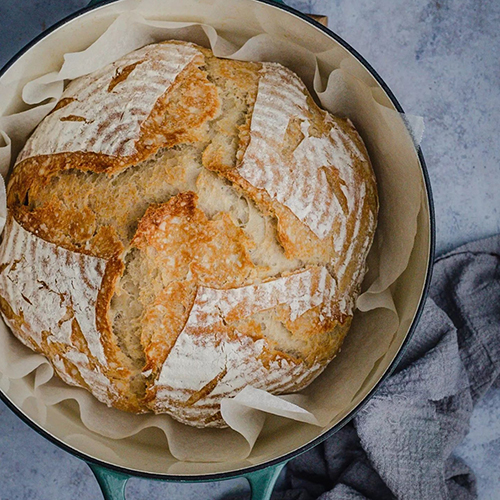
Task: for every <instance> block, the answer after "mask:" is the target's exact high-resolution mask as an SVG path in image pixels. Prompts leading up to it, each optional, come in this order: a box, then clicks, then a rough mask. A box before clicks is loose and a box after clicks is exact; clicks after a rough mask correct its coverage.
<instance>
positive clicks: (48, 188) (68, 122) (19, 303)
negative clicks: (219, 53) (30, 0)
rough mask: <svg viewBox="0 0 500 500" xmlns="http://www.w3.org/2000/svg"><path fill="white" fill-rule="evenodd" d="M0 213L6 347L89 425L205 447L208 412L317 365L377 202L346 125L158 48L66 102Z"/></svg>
mask: <svg viewBox="0 0 500 500" xmlns="http://www.w3.org/2000/svg"><path fill="white" fill-rule="evenodd" d="M8 206H9V223H8V226H7V228H6V233H5V234H6V235H5V237H4V240H3V242H2V246H1V248H0V309H1V311H2V314H3V316H4V318H5V319H6V321H7V322H8V323H9V325H10V326H11V328H12V330H13V332H14V333H15V334H16V335H17V336H18V337H19V338H20V339H21V340H22V341H23V342H24V343H26V344H27V345H29V346H30V347H31V348H33V349H35V350H37V351H39V352H42V353H44V354H45V355H46V356H47V357H48V358H49V359H50V360H51V361H52V363H53V364H54V367H55V369H56V371H57V372H58V373H59V375H60V376H61V378H63V380H65V381H66V382H67V383H70V384H73V385H77V386H81V387H85V388H86V389H88V390H90V391H91V392H92V393H93V394H94V395H95V396H96V397H97V398H98V399H99V400H101V401H103V402H105V403H106V404H108V405H112V406H115V407H118V408H121V409H124V410H128V411H134V412H143V411H148V410H153V411H155V412H158V413H163V412H165V413H169V414H170V415H172V416H173V417H174V418H176V419H178V420H180V421H182V422H185V423H188V424H190V425H196V426H200V427H204V426H216V427H220V426H224V425H225V424H224V421H223V420H222V417H221V415H220V401H221V399H222V398H223V397H229V396H231V395H234V394H236V393H237V392H238V391H239V390H240V389H241V388H242V387H244V385H246V384H251V385H254V386H256V387H259V388H262V389H265V390H268V391H270V392H272V393H276V394H280V393H284V392H291V391H296V390H300V389H301V388H303V387H305V386H306V385H307V384H308V383H310V382H311V381H312V379H314V378H315V377H316V376H317V375H318V374H319V373H320V372H321V371H322V370H323V369H324V367H325V366H326V365H327V363H328V362H329V361H330V360H331V359H332V358H333V357H334V356H335V354H336V352H337V351H338V349H339V348H340V345H341V343H342V341H343V338H344V337H345V335H346V333H347V330H348V328H349V325H350V322H351V318H352V312H353V308H354V303H355V299H356V296H357V294H358V293H359V289H360V285H361V280H362V278H363V275H364V271H365V261H366V256H367V253H368V250H369V248H370V245H371V242H372V240H373V235H374V231H375V226H376V216H377V209H378V202H377V194H376V186H375V179H374V175H373V171H372V169H371V165H370V162H369V159H368V155H367V153H366V149H365V147H364V145H363V143H362V141H361V139H360V137H359V135H358V134H357V132H356V131H355V129H354V127H353V125H352V123H351V122H349V121H348V120H343V119H340V118H336V117H333V116H331V115H329V114H328V113H326V112H325V111H322V110H321V109H319V108H318V107H317V105H316V104H315V103H314V101H313V99H312V98H311V96H310V95H309V93H308V92H307V89H306V88H305V86H304V84H303V83H302V82H301V81H300V79H299V78H298V77H297V76H296V75H295V74H294V73H292V72H291V71H289V70H287V69H286V68H284V67H282V66H281V65H279V64H274V63H253V62H241V61H231V60H224V59H218V58H216V57H214V56H213V54H212V53H211V51H209V50H208V49H204V48H202V47H198V46H196V45H194V44H190V43H186V42H176V41H174V42H164V43H161V44H153V45H149V46H147V47H144V48H142V49H140V50H138V51H136V52H133V53H131V54H129V55H127V56H125V57H124V58H122V59H120V60H118V61H116V62H115V63H113V64H110V65H108V66H106V67H104V68H102V69H100V70H98V71H97V72H95V73H93V74H90V75H87V76H84V77H82V78H80V79H78V80H75V81H73V82H71V83H70V84H69V85H68V87H67V88H66V90H65V92H64V94H63V96H62V97H61V99H60V101H59V103H58V105H57V106H56V108H55V109H54V111H52V113H51V114H49V115H48V116H47V117H46V118H45V120H44V121H42V123H41V124H40V125H39V127H38V128H37V129H36V130H35V132H34V133H33V135H32V136H31V137H30V139H29V140H28V142H27V144H26V146H25V148H24V150H23V151H22V152H21V154H20V155H19V157H18V160H17V163H16V166H15V168H14V171H13V173H12V175H11V178H10V180H9V185H8ZM32 268H36V269H38V270H37V271H36V272H35V273H31V272H30V269H32ZM79 287H80V288H79ZM38 304H40V307H38ZM53 308H54V310H53V311H52V312H51V310H52V309H53ZM98 379H99V380H98Z"/></svg>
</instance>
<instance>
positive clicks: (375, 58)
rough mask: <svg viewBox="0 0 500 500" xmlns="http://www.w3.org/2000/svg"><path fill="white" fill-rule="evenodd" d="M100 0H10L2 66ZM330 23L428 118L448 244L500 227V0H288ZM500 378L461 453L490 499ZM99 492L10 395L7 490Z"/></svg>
mask: <svg viewBox="0 0 500 500" xmlns="http://www.w3.org/2000/svg"><path fill="white" fill-rule="evenodd" d="M87 2H88V0H1V1H0V28H1V29H0V66H2V65H3V64H4V63H5V62H6V61H7V60H8V59H9V58H10V57H11V56H12V55H13V54H14V53H15V52H16V51H17V50H19V49H20V48H21V47H22V46H23V45H24V44H25V43H27V42H28V41H30V40H31V39H32V38H33V37H34V36H36V35H37V34H38V33H40V32H41V31H42V30H43V29H45V28H46V27H48V26H50V25H52V24H53V23H55V22H56V21H58V20H59V19H62V18H63V17H65V16H67V15H68V14H70V13H72V12H74V11H76V10H77V9H79V8H81V7H83V6H85V4H86V3H87ZM288 4H289V5H291V6H293V7H296V8H298V9H300V10H302V11H303V12H313V13H322V14H326V15H328V16H329V26H330V28H332V29H333V30H334V31H336V32H337V33H338V34H339V35H340V36H342V37H343V38H344V39H345V40H346V41H347V42H349V43H350V44H351V45H352V46H354V48H355V49H357V50H358V51H359V52H360V53H361V54H362V55H363V56H364V57H365V58H366V59H367V60H368V61H369V62H370V63H371V64H372V66H373V67H374V68H375V69H376V70H377V71H378V73H379V74H380V75H381V76H382V78H383V79H384V80H385V82H386V83H387V84H388V85H389V87H390V88H391V89H392V91H393V92H394V94H395V95H396V96H397V98H398V99H399V101H400V103H401V104H402V106H403V108H404V109H405V111H406V112H408V113H412V114H416V115H421V116H424V118H425V124H426V131H425V135H424V140H423V142H422V149H423V152H424V156H425V158H426V161H427V167H428V169H429V174H430V177H431V182H432V187H433V191H434V200H435V208H436V218H437V251H438V254H439V253H442V252H443V251H446V250H449V249H451V248H453V247H455V246H457V245H458V244H461V243H464V242H467V241H471V240H473V239H477V238H480V237H484V236H488V235H491V234H494V233H497V232H499V231H500V214H499V210H500V196H499V192H500V141H498V138H497V137H498V132H497V130H498V117H499V116H500V64H499V60H498V55H499V54H500V35H499V33H498V26H500V2H498V1H497V0H414V1H412V2H407V1H403V0H334V1H333V0H317V1H306V2H304V1H300V0H288ZM499 410H500V387H498V388H496V389H492V390H491V391H490V392H489V393H488V394H487V395H486V397H485V398H484V399H483V401H482V403H481V404H480V406H479V407H478V408H477V409H476V411H475V413H474V416H473V421H472V426H471V432H470V434H469V435H468V437H467V438H466V440H465V442H464V443H463V444H462V445H461V446H460V448H459V450H457V451H458V453H459V454H460V455H461V456H462V458H464V460H465V461H466V462H467V463H469V465H471V466H472V468H473V469H474V470H475V472H476V475H477V478H478V487H479V497H480V499H481V500H486V499H488V500H497V499H498V498H500V493H499V492H500V468H499V457H500V411H499ZM246 490H247V487H246V484H245V480H243V479H239V480H232V481H227V482H222V483H221V482H219V483H211V484H197V485H189V484H166V483H158V482H152V481H145V480H138V479H133V480H131V481H129V485H128V487H127V496H128V498H129V499H134V500H135V499H142V498H169V499H170V500H186V499H195V498H196V499H197V498H199V499H202V500H223V499H224V500H229V499H230V498H235V496H236V495H238V496H239V495H240V494H242V493H244V492H245V491H246ZM75 498H78V499H79V500H94V499H97V498H100V493H99V490H98V487H97V484H96V483H95V481H94V479H93V477H92V475H91V473H90V471H89V469H88V467H87V466H86V465H85V464H84V463H83V462H81V461H80V460H78V459H76V458H74V457H73V456H71V455H69V454H67V453H65V452H63V451H61V450H60V449H59V448H57V447H55V446H54V445H52V444H51V443H49V442H48V441H46V440H45V439H44V438H42V437H41V436H39V435H38V434H37V433H36V432H34V431H33V430H31V429H30V428H29V427H28V426H27V425H25V424H24V423H22V422H21V421H20V420H19V419H18V418H17V417H16V416H14V414H13V413H11V412H10V411H9V410H8V409H7V407H6V406H5V405H3V404H2V403H0V500H7V499H8V500H14V499H22V500H28V499H29V500H41V499H57V500H59V499H61V500H62V499H68V500H70V499H75Z"/></svg>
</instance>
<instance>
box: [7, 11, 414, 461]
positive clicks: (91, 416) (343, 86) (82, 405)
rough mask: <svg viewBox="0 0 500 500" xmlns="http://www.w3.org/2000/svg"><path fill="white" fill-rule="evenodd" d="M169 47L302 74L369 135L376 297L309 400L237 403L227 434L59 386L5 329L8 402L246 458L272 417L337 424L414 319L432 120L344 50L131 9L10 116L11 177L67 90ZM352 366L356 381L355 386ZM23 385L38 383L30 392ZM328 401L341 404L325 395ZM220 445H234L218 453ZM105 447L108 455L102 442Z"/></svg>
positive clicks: (196, 454) (367, 300)
mask: <svg viewBox="0 0 500 500" xmlns="http://www.w3.org/2000/svg"><path fill="white" fill-rule="evenodd" d="M168 39H182V40H188V41H193V42H196V43H198V44H201V45H204V46H210V47H211V48H212V50H213V52H214V53H215V55H217V56H220V57H228V58H233V59H241V60H253V61H275V62H280V63H282V64H284V65H285V66H287V67H289V68H290V69H292V70H293V71H295V72H296V73H298V74H299V76H300V77H301V78H302V79H303V81H304V82H305V83H306V85H307V86H308V87H309V89H310V91H311V92H312V93H313V95H315V97H316V98H317V99H318V101H319V102H320V103H321V105H322V106H323V107H324V108H326V109H328V110H329V111H331V112H332V113H335V114H338V115H340V116H345V117H349V118H350V119H351V120H352V121H353V122H354V124H355V125H356V127H357V129H358V130H359V132H360V133H361V135H362V137H363V139H364V141H365V143H366V145H367V148H368V150H369V153H370V156H371V159H372V162H373V166H374V169H375V172H376V176H377V180H378V188H379V195H380V202H381V204H380V207H381V210H380V216H379V223H378V230H377V234H376V240H375V242H374V245H373V248H372V251H371V253H370V256H369V267H370V270H369V272H368V274H367V276H366V279H365V282H364V290H365V291H364V293H363V294H362V295H361V296H360V298H359V300H358V311H356V314H355V318H354V321H353V326H352V328H351V331H350V332H349V334H348V337H347V339H346V341H345V343H344V346H343V348H342V354H341V355H339V356H338V357H337V358H336V359H335V360H334V362H332V363H331V364H330V365H329V367H328V368H327V369H326V370H325V372H324V373H323V374H322V375H321V376H320V377H319V378H318V379H317V380H316V381H315V382H314V383H313V384H312V385H311V386H309V387H308V388H307V389H305V390H304V391H302V392H301V393H299V394H295V395H289V396H282V397H277V396H272V395H270V394H268V393H266V392H264V391H261V390H258V389H254V388H252V387H248V388H246V389H245V390H243V391H242V392H241V393H240V394H238V395H237V396H236V397H235V398H234V399H231V400H224V401H223V403H222V414H223V416H224V419H225V420H226V422H227V423H228V424H229V425H230V427H231V428H230V429H224V430H218V429H215V430H211V429H208V430H199V429H195V428H191V427H188V426H184V425H182V424H179V423H178V422H176V421H174V420H173V419H171V418H170V417H168V416H166V415H152V414H151V415H139V416H138V415H131V414H128V413H124V412H121V411H119V410H115V409H112V408H108V407H106V406H105V405H103V404H102V403H99V402H98V401H97V400H96V399H94V398H93V397H92V396H91V395H90V394H89V393H88V392H87V391H85V390H83V389H79V388H75V387H70V386H68V385H66V384H64V383H63V382H61V381H60V380H59V379H58V377H54V376H53V375H54V372H53V370H52V367H51V365H50V364H49V363H48V362H47V360H46V359H45V358H44V357H43V356H41V355H39V354H35V353H33V352H32V351H30V350H29V349H27V348H26V347H24V346H23V345H22V344H21V343H20V342H19V341H18V340H17V339H15V338H14V336H13V335H12V334H11V333H10V332H9V330H8V329H7V328H6V327H5V325H0V326H1V327H0V387H1V388H2V389H3V390H4V391H5V392H6V393H9V391H14V390H15V391H16V401H18V402H19V401H20V402H21V403H20V405H21V407H22V408H23V409H25V410H26V411H28V412H29V414H30V415H32V416H33V415H34V416H35V417H36V421H37V422H39V423H40V424H41V425H43V423H44V421H45V419H46V415H47V407H49V406H51V405H58V404H66V405H72V404H73V405H74V404H75V403H74V402H75V401H76V403H77V410H76V411H75V415H77V416H79V418H81V420H82V422H83V424H84V425H85V426H86V427H87V428H88V429H90V430H91V431H93V432H95V433H97V434H101V435H103V436H106V437H109V438H113V439H124V438H127V437H130V436H134V435H136V434H138V433H139V432H140V431H141V430H143V429H146V428H149V427H157V428H159V429H161V430H162V431H163V433H164V435H165V437H166V440H165V453H166V454H168V453H169V454H171V455H172V456H173V457H175V458H176V459H178V460H184V461H200V462H210V461H213V462H217V461H225V460H228V459H233V460H234V459H235V458H236V459H244V458H245V457H247V456H248V455H249V453H250V451H251V449H252V447H253V445H254V443H255V441H256V440H257V438H258V436H259V434H260V433H261V431H262V429H263V426H265V425H266V414H268V413H271V414H275V415H280V416H282V417H287V418H290V419H294V420H298V421H301V422H306V423H308V424H311V425H319V426H322V427H324V426H326V425H328V424H329V422H331V421H332V419H333V418H334V417H335V415H336V414H338V413H339V412H340V411H342V410H343V409H344V408H345V407H346V405H348V404H349V403H350V402H351V401H352V399H353V397H354V396H355V394H356V393H357V391H358V390H359V389H360V387H361V386H362V384H363V382H364V380H365V379H366V378H367V377H368V375H369V373H370V371H371V370H372V368H373V367H374V365H375V363H376V362H377V360H379V359H380V358H381V357H382V356H383V355H384V354H385V353H386V352H387V350H388V348H389V345H390V343H391V341H392V339H393V336H394V333H395V332H396V331H397V328H398V326H399V324H400V322H402V321H406V320H408V318H403V317H398V312H397V311H396V308H395V306H394V302H393V300H392V296H391V293H390V289H389V287H390V285H391V284H392V283H393V282H394V281H395V280H396V279H397V278H398V276H400V275H401V274H402V272H403V271H404V269H405V268H406V266H407V264H408V259H409V257H410V253H411V250H412V247H413V241H414V236H415V234H416V230H417V215H418V212H419V210H420V206H421V194H422V193H421V189H422V188H421V184H420V179H418V178H415V177H412V176H410V175H408V170H409V169H408V168H407V166H408V165H409V163H410V162H411V161H414V160H412V159H414V155H415V152H414V145H413V143H412V141H411V140H408V131H407V128H406V126H405V121H406V123H407V124H408V123H411V125H412V127H413V131H414V134H413V135H414V140H415V138H416V141H417V143H418V142H419V139H420V136H421V131H422V126H421V125H422V122H421V119H418V118H415V117H405V120H402V119H401V117H400V115H399V114H398V113H396V112H395V111H394V110H392V109H390V108H388V107H386V106H384V105H383V104H381V103H380V102H383V100H382V99H381V96H380V94H379V92H380V89H379V88H375V87H370V86H369V84H368V83H369V82H367V81H364V78H365V77H364V76H363V75H362V74H357V71H358V70H357V68H356V67H354V66H353V65H352V64H350V63H351V61H350V60H349V59H346V58H345V53H344V52H343V51H342V50H340V49H336V48H333V49H332V51H336V50H337V51H338V54H333V55H334V58H332V57H326V56H332V54H328V53H319V54H313V53H312V52H309V51H308V50H306V49H304V48H303V47H301V46H299V45H296V44H294V43H292V42H290V41H288V40H284V39H279V38H275V37H272V36H270V35H269V34H265V33H264V34H261V35H258V36H255V37H253V38H250V39H249V40H248V41H246V43H245V44H244V45H243V46H241V47H237V46H235V45H234V44H231V43H229V42H227V41H226V40H224V39H223V38H221V37H220V36H218V34H217V32H216V30H215V29H214V28H213V27H211V26H207V25H200V24H193V23H179V22H163V21H157V20H155V21H153V20H146V19H144V18H143V17H142V16H141V15H140V14H139V13H138V12H135V11H130V12H125V13H122V14H120V15H118V17H117V18H116V20H115V21H114V22H113V23H112V24H111V26H110V27H109V28H108V29H107V31H106V32H105V33H104V34H103V35H102V36H101V37H100V38H98V39H97V40H96V41H95V42H94V43H93V44H92V45H90V46H89V47H88V48H87V49H86V50H84V51H83V52H76V53H68V54H65V56H64V64H63V65H62V67H61V69H60V71H58V72H53V73H49V74H47V75H44V76H42V77H40V78H37V79H36V80H34V81H31V82H29V83H28V84H26V85H25V86H24V88H23V89H22V99H23V101H24V103H26V104H27V105H30V106H26V107H25V109H27V110H25V111H23V112H20V113H17V114H12V115H10V116H3V117H0V136H1V138H0V172H1V173H2V175H3V176H5V175H7V173H8V170H9V168H10V166H11V165H12V163H13V160H14V159H15V156H16V155H17V153H18V152H19V151H20V149H21V148H22V146H23V144H24V142H25V141H26V139H27V137H28V136H29V134H30V133H31V132H32V130H33V129H34V128H35V127H36V125H37V124H38V123H39V122H40V120H41V119H42V118H43V117H44V116H45V115H46V114H47V113H48V112H50V110H51V109H52V108H53V107H54V106H55V104H56V102H57V100H58V98H59V97H60V95H61V93H62V91H63V88H64V84H65V82H67V81H68V80H71V79H74V78H77V77H79V76H81V75H84V74H87V73H89V72H92V71H94V70H96V69H98V68H101V67H103V66H104V65H106V64H108V63H110V62H112V61H114V60H116V59H118V58H119V57H121V56H123V55H125V54H127V53H129V52H131V51H133V50H135V49H137V48H139V47H142V46H144V45H146V44H149V43H153V42H158V41H161V40H168ZM326 60H328V61H332V60H336V61H338V64H337V65H336V66H335V67H329V66H328V64H326V62H325V61H326ZM8 83H10V84H15V83H16V82H8ZM402 138H406V139H405V140H401V139H402ZM2 140H3V144H2V142H1V141H2ZM0 196H1V203H0V224H1V227H3V223H4V221H5V216H6V207H5V187H4V185H3V183H2V182H0ZM351 353H352V354H351ZM352 356H356V358H357V359H362V360H363V362H362V363H358V368H357V369H356V371H355V372H354V374H353V373H352V368H350V365H351V364H352V360H353V358H352ZM348 368H349V369H350V372H349V376H346V375H345V373H347V371H346V370H347V369H348ZM23 379H24V381H25V382H26V381H28V382H29V383H20V381H21V380H23ZM325 391H328V392H327V394H328V395H329V396H330V397H324V396H325ZM71 400H72V401H73V402H71ZM65 439H66V441H67V442H69V443H73V444H74V445H77V444H78V442H80V441H81V440H82V439H87V438H84V436H82V435H78V434H72V435H70V436H66V437H65ZM221 439H223V440H224V441H221ZM220 442H224V444H225V446H224V447H221V446H220V445H218V443H220ZM96 446H98V447H102V448H104V447H105V445H104V444H101V443H98V444H97V445H96ZM102 451H103V454H104V456H113V453H114V452H113V451H112V450H110V449H107V450H105V449H103V450H102ZM106 453H107V455H106Z"/></svg>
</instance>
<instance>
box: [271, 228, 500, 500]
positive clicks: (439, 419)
mask: <svg viewBox="0 0 500 500" xmlns="http://www.w3.org/2000/svg"><path fill="white" fill-rule="evenodd" d="M499 375H500V235H498V236H495V237H492V238H488V239H485V240H481V241H477V242H474V243H470V244H467V245H464V246H462V247H460V248H458V249H456V250H454V251H452V252H450V253H448V254H447V255H444V256H443V257H441V258H439V259H438V260H437V261H436V263H435V266H434V273H433V279H432V283H431V288H430V295H429V297H428V299H427V301H426V305H425V308H424V311H423V314H422V317H421V319H420V321H419V324H418V327H417V329H416V331H415V333H414V335H413V337H412V339H411V341H410V342H409V345H408V348H407V350H406V352H405V354H404V356H403V358H402V360H401V362H400V363H399V365H398V367H397V370H396V371H395V372H394V374H393V375H392V376H391V377H389V378H388V379H387V380H386V381H385V382H384V383H383V385H382V386H381V387H380V388H379V390H378V391H377V392H376V395H375V396H374V397H373V398H372V399H371V400H370V401H369V402H368V404H367V405H366V406H365V407H364V408H363V409H362V410H361V411H360V412H359V413H358V414H357V415H356V417H355V418H354V420H353V422H352V423H350V424H348V425H347V426H345V427H344V428H343V429H341V430H340V431H339V432H337V433H336V434H334V435H333V436H332V437H330V438H329V439H328V440H326V441H325V442H323V443H322V444H321V445H319V446H317V447H316V448H314V449H313V450H311V451H309V452H307V453H305V454H303V455H301V456H299V457H298V458H296V459H294V460H292V461H291V462H290V463H289V464H288V467H287V478H286V485H287V489H286V490H284V491H281V492H278V493H276V494H275V495H274V496H273V499H274V498H276V499H280V500H311V499H316V498H318V499H320V500H340V499H342V500H354V499H356V500H358V499H359V500H361V499H373V500H385V499H393V498H397V499H412V500H416V499H418V500H426V499H432V500H438V499H453V500H457V499H471V498H476V497H477V493H476V484H475V479H474V475H473V473H472V471H471V470H470V469H469V468H468V467H467V465H466V464H465V463H464V462H462V461H461V460H460V459H459V458H458V457H455V456H453V450H454V448H455V447H456V446H457V445H458V444H459V443H460V441H461V440H462V439H463V438H464V436H465V435H466V434H467V432H468V429H469V420H470V418H471V413H472V410H473V408H474V405H475V404H476V403H477V402H478V401H479V399H480V398H481V396H482V395H483V394H484V393H485V392H486V391H487V390H488V388H489V387H490V386H491V385H492V384H493V383H494V382H495V380H496V379H497V378H498V377H499Z"/></svg>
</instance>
